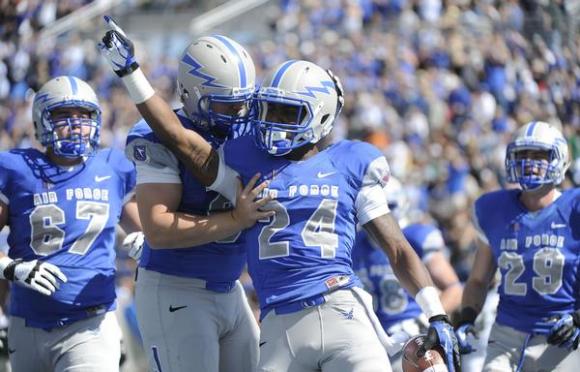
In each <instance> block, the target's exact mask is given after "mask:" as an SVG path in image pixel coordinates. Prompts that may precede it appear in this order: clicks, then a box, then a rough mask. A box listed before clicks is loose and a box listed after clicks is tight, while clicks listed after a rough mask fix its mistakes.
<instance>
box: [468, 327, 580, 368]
mask: <svg viewBox="0 0 580 372" xmlns="http://www.w3.org/2000/svg"><path fill="white" fill-rule="evenodd" d="M528 337H529V339H528ZM524 351H525V354H523V355H522V353H524ZM518 366H521V369H519V370H520V371H522V372H552V371H554V372H573V371H578V370H580V350H575V351H569V350H568V349H565V348H560V347H558V346H553V345H550V344H548V341H547V339H546V336H540V335H536V336H529V335H528V334H527V333H524V332H520V331H518V330H515V329H513V328H511V327H507V326H504V325H501V324H498V323H495V324H494V325H493V328H492V329H491V334H490V336H489V341H488V345H487V356H486V358H485V365H484V367H483V371H484V372H510V371H518ZM469 372H471V371H469ZM474 372H475V371H474Z"/></svg>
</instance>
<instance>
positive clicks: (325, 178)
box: [221, 136, 388, 314]
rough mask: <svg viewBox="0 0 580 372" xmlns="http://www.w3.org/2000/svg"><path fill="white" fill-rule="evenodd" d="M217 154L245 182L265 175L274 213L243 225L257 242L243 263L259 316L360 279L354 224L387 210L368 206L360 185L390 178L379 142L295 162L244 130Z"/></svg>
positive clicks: (346, 144) (340, 146) (342, 146)
mask: <svg viewBox="0 0 580 372" xmlns="http://www.w3.org/2000/svg"><path fill="white" fill-rule="evenodd" d="M240 153H243V154H244V156H239V154H240ZM221 155H222V157H221V159H222V161H225V163H227V165H228V166H229V167H231V168H232V169H234V170H235V171H237V172H238V173H239V175H240V176H241V178H242V180H243V182H244V184H245V183H247V182H248V181H249V179H250V178H251V177H252V176H253V175H254V174H255V173H257V172H260V173H261V174H262V180H264V179H268V180H270V185H269V189H268V190H266V192H268V193H270V194H271V195H273V196H274V197H275V200H274V201H272V202H271V204H270V205H269V207H271V208H273V209H274V210H275V211H276V212H277V214H276V215H275V216H274V217H272V218H271V219H269V220H267V221H260V222H258V223H257V224H256V225H254V226H253V227H252V228H250V229H249V230H247V234H248V235H247V237H246V238H247V240H248V241H250V242H256V244H254V245H251V246H250V248H249V249H248V267H249V272H250V275H251V276H252V279H253V282H254V286H255V288H256V292H257V295H258V298H259V300H260V307H261V309H262V314H265V313H267V311H268V310H270V309H272V308H275V307H278V306H280V305H284V304H288V303H293V302H296V301H301V300H305V299H308V298H310V297H313V296H316V295H319V294H322V293H325V292H328V291H330V290H334V289H336V288H349V287H352V286H353V285H360V282H359V280H358V278H357V277H356V276H355V274H354V272H353V270H352V261H351V249H352V246H353V243H354V238H355V232H356V225H357V222H359V219H360V218H363V219H364V220H363V221H362V223H366V222H367V221H368V220H370V219H372V218H374V217H377V216H378V215H382V214H384V213H387V212H388V207H387V206H386V201H385V202H384V203H380V204H379V205H377V206H373V205H372V203H370V204H371V206H368V205H369V200H368V199H370V198H367V197H366V196H365V195H362V194H363V193H364V192H363V191H361V190H366V189H369V190H370V189H373V188H376V189H377V190H382V186H383V185H384V182H385V179H386V178H388V165H387V163H386V160H385V158H384V157H383V156H382V154H381V153H380V152H379V151H378V150H377V149H376V148H374V147H373V146H371V145H369V144H367V143H363V142H353V141H341V142H339V143H337V144H335V145H332V146H330V147H328V148H327V149H326V150H324V151H322V152H320V153H318V154H316V155H314V156H312V157H310V158H309V159H307V160H304V161H297V162H295V161H290V160H286V159H285V158H283V157H274V156H271V155H269V154H268V153H266V152H264V151H262V150H260V149H258V147H257V146H256V145H255V142H254V138H253V137H251V136H245V137H240V138H238V139H236V140H233V141H229V142H227V143H226V144H225V146H224V148H223V152H222V154H221ZM224 194H227V193H224ZM380 195H383V194H382V191H381V194H380ZM373 208H374V209H373ZM369 213H370V215H369ZM361 216H364V217H361Z"/></svg>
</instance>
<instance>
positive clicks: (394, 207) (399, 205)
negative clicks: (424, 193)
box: [383, 176, 411, 228]
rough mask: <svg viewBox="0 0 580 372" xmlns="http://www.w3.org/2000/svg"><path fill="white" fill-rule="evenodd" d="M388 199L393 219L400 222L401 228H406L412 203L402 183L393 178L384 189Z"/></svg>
mask: <svg viewBox="0 0 580 372" xmlns="http://www.w3.org/2000/svg"><path fill="white" fill-rule="evenodd" d="M383 191H384V193H385V196H386V198H387V204H388V205H389V209H390V210H391V213H392V214H393V217H394V218H395V219H396V220H397V221H398V222H399V226H400V227H401V228H404V227H405V226H407V225H408V224H409V210H410V209H411V208H410V207H411V203H410V202H409V199H408V198H407V193H406V192H405V189H404V188H403V185H402V184H401V182H400V181H399V180H398V179H396V178H395V177H393V176H391V177H390V178H389V182H387V184H386V185H385V187H383Z"/></svg>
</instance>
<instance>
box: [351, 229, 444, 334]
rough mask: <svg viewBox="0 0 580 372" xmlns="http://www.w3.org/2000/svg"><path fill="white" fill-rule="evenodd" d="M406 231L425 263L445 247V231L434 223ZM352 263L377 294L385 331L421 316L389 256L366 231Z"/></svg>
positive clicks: (359, 237)
mask: <svg viewBox="0 0 580 372" xmlns="http://www.w3.org/2000/svg"><path fill="white" fill-rule="evenodd" d="M403 234H404V235H405V237H406V238H407V240H408V241H409V243H410V244H411V246H412V247H413V249H414V250H415V252H417V255H418V256H419V258H421V260H422V261H423V262H424V263H427V262H428V261H429V259H430V257H431V254H433V253H435V252H441V251H442V249H444V246H445V243H444V242H443V237H442V235H441V231H439V229H437V228H436V227H435V226H432V225H427V224H419V223H417V224H412V225H409V226H407V227H406V228H404V229H403ZM352 264H353V268H354V270H355V272H356V273H357V275H358V276H359V278H360V279H361V281H362V282H363V284H364V285H365V288H366V289H367V291H368V292H369V293H371V294H372V295H373V305H374V307H375V312H376V314H377V317H378V318H379V320H380V321H381V325H382V326H383V328H384V329H385V330H388V329H389V328H390V327H392V326H393V325H395V324H397V323H399V322H401V321H403V320H407V319H415V318H417V317H418V316H419V315H421V308H420V307H419V305H418V304H417V302H416V301H415V299H414V298H413V297H412V296H411V295H410V294H409V293H408V292H407V291H406V290H405V289H403V287H401V284H400V283H399V280H398V279H397V277H396V276H395V274H394V272H393V268H392V267H391V264H390V263H389V259H388V257H387V255H386V254H385V253H384V252H383V251H382V250H381V249H380V248H379V247H376V245H375V244H374V243H373V242H372V240H371V239H369V236H368V235H367V233H366V232H365V231H364V230H361V231H360V232H359V233H358V234H357V237H356V241H355V246H354V250H353V253H352Z"/></svg>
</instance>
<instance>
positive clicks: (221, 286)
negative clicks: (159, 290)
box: [135, 267, 236, 293]
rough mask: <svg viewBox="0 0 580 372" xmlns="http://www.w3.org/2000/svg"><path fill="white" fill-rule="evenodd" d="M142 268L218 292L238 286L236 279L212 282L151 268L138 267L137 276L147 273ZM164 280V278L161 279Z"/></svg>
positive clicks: (185, 283)
mask: <svg viewBox="0 0 580 372" xmlns="http://www.w3.org/2000/svg"><path fill="white" fill-rule="evenodd" d="M141 270H146V271H147V274H149V275H151V276H158V277H161V278H163V277H164V276H165V277H166V278H167V277H172V279H171V280H172V281H174V280H177V281H179V283H183V284H184V285H188V286H192V287H196V288H205V289H207V290H208V291H212V292H218V293H229V292H231V291H232V289H234V288H235V287H236V281H235V280H234V281H231V282H210V281H207V280H203V279H198V278H190V277H185V276H177V275H171V274H165V273H161V272H158V271H154V270H151V269H143V268H142V267H141V268H138V269H137V271H136V273H135V278H137V280H138V278H139V276H140V275H145V274H144V273H140V274H139V272H140V271H141ZM161 280H163V279H161Z"/></svg>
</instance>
